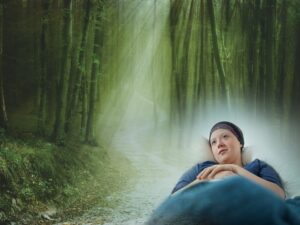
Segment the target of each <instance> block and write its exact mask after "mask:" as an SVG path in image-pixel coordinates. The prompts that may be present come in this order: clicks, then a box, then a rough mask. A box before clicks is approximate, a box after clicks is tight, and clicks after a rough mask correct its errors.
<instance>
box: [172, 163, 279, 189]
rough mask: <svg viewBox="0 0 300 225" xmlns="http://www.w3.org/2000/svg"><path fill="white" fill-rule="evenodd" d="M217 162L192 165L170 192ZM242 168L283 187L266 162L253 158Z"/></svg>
mask: <svg viewBox="0 0 300 225" xmlns="http://www.w3.org/2000/svg"><path fill="white" fill-rule="evenodd" d="M216 164H218V163H216V162H213V161H205V162H203V163H197V164H196V165H195V166H193V167H192V168H191V169H189V170H188V171H186V172H185V173H184V174H183V175H182V176H181V178H180V179H179V181H178V182H177V184H176V185H175V187H174V189H173V190H172V193H174V192H176V191H177V190H179V189H181V188H183V187H185V186H186V185H188V184H189V183H191V182H192V181H194V180H195V179H196V178H197V176H198V174H199V173H200V172H201V171H202V170H204V169H205V168H207V167H210V166H212V165H216ZM244 169H246V170H248V171H249V172H251V173H253V174H255V175H256V176H258V177H260V178H262V179H265V180H267V181H270V182H272V183H275V184H277V185H278V186H279V187H281V188H282V189H283V185H282V181H281V178H280V176H279V175H278V173H277V172H276V171H275V170H274V169H273V168H272V167H271V166H270V165H268V164H267V163H266V162H264V161H261V160H259V159H255V160H254V161H252V162H250V163H248V164H247V165H245V166H244Z"/></svg>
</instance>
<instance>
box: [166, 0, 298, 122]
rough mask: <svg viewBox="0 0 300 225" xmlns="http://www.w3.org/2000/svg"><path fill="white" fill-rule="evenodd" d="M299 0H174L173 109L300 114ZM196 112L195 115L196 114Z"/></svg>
mask: <svg viewBox="0 0 300 225" xmlns="http://www.w3.org/2000/svg"><path fill="white" fill-rule="evenodd" d="M299 3H300V2H299V1H275V0H266V1H259V0H258V1H255V0H253V1H240V0H236V1H235V0H232V1H210V0H207V1H206V0H199V1H198V0H189V1H180V0H172V1H171V9H170V29H171V31H170V35H171V45H172V80H173V86H172V96H173V99H172V108H173V109H174V110H175V109H176V108H179V109H180V110H176V111H177V112H178V115H177V117H176V118H177V119H180V118H182V117H186V115H192V114H193V112H195V109H197V107H199V108H206V107H207V104H208V103H207V102H208V101H209V102H212V103H213V104H215V103H216V102H217V101H219V102H221V103H223V106H224V109H225V110H228V109H230V108H232V107H233V105H237V104H238V105H240V106H241V107H242V106H246V108H247V109H248V110H249V111H251V112H252V113H253V114H258V113H265V114H269V116H271V117H273V116H274V117H277V119H278V118H280V119H279V120H281V122H282V123H288V121H293V122H292V123H294V122H295V119H297V117H298V114H299V99H300V98H299V97H300V96H299V84H300V74H299V73H300V70H299V53H300V49H299V44H300V38H299V37H300V36H299V34H300V33H299V31H300V23H299V22H300V17H299ZM192 116H193V115H192Z"/></svg>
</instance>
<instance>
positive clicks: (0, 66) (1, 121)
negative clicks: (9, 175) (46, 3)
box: [0, 1, 8, 127]
mask: <svg viewBox="0 0 300 225" xmlns="http://www.w3.org/2000/svg"><path fill="white" fill-rule="evenodd" d="M3 14H4V9H3V2H2V1H0V97H1V99H0V101H1V114H0V115H1V118H0V126H2V127H6V125H7V122H8V118H7V112H6V105H5V97H4V84H3V63H2V62H3V61H2V60H3V17H4V16H3Z"/></svg>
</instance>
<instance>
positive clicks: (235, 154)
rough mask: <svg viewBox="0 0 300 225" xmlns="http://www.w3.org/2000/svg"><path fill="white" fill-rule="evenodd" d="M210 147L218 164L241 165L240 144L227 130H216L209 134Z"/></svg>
mask: <svg viewBox="0 0 300 225" xmlns="http://www.w3.org/2000/svg"><path fill="white" fill-rule="evenodd" d="M210 145H211V149H212V153H213V155H214V158H215V160H216V161H217V162H218V163H222V164H225V163H226V164H227V163H232V164H237V165H242V156H241V147H242V145H241V143H240V142H239V140H238V139H237V137H236V136H235V135H234V134H233V133H232V132H231V131H229V130H227V129H217V130H215V131H214V132H213V133H212V134H211V138H210Z"/></svg>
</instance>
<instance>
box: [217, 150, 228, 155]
mask: <svg viewBox="0 0 300 225" xmlns="http://www.w3.org/2000/svg"><path fill="white" fill-rule="evenodd" d="M226 151H227V149H222V150H220V151H219V155H223V153H225V152H226Z"/></svg>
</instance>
